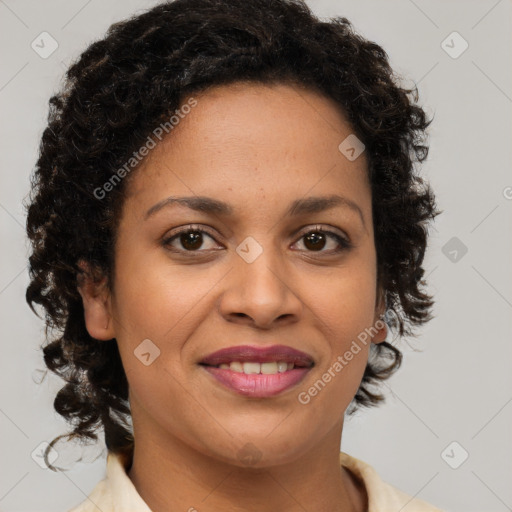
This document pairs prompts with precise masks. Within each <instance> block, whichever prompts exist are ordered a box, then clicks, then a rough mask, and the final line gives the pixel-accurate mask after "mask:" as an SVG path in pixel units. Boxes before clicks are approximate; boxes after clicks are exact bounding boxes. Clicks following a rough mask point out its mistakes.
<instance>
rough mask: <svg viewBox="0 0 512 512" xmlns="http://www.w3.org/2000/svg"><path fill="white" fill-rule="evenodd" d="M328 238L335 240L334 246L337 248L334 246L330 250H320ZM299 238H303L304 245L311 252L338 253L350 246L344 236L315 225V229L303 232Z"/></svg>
mask: <svg viewBox="0 0 512 512" xmlns="http://www.w3.org/2000/svg"><path fill="white" fill-rule="evenodd" d="M328 238H330V239H331V240H334V241H335V242H336V244H335V246H336V245H337V246H338V248H336V247H335V248H334V249H331V250H327V251H322V249H324V248H325V245H326V243H327V242H326V239H328ZM299 240H304V242H303V244H304V246H305V247H307V248H308V249H310V251H311V252H326V253H338V252H341V251H343V250H345V249H350V247H351V244H350V242H349V241H348V240H347V239H346V238H344V237H342V236H341V235H338V233H334V232H333V231H328V230H325V229H322V228H320V227H316V228H315V229H313V230H310V231H308V232H307V233H304V234H303V235H302V236H301V237H300V239H299Z"/></svg>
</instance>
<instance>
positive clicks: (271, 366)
mask: <svg viewBox="0 0 512 512" xmlns="http://www.w3.org/2000/svg"><path fill="white" fill-rule="evenodd" d="M280 364H281V365H282V363H276V362H272V363H262V364H261V373H265V374H266V375H274V374H276V373H277V371H278V369H279V365H280ZM285 364H286V363H285Z"/></svg>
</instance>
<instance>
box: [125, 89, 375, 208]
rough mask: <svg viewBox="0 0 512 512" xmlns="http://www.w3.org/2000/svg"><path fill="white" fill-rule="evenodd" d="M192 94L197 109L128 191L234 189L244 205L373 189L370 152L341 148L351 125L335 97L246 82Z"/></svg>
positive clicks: (148, 194) (145, 197) (150, 195)
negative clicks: (353, 153)
mask: <svg viewBox="0 0 512 512" xmlns="http://www.w3.org/2000/svg"><path fill="white" fill-rule="evenodd" d="M192 97H193V99H194V100H195V106H194V107H193V108H190V109H187V111H188V113H187V114H186V115H182V116H180V120H179V123H177V124H176V125H175V126H174V128H173V129H172V131H171V132H170V133H169V134H168V135H167V136H166V137H165V138H163V140H162V142H159V143H157V144H156V147H155V148H154V149H152V150H151V152H150V153H149V155H148V156H147V158H146V160H145V161H144V162H143V163H142V165H141V167H140V168H139V169H138V170H137V172H136V173H134V175H133V176H132V179H131V180H130V182H131V183H130V187H129V196H130V195H132V196H137V197H138V199H139V200H140V201H143V202H147V201H152V202H153V203H156V202H157V201H161V200H162V199H164V198H165V197H166V196H167V195H171V193H170V192H172V195H180V194H181V195H186V196H192V195H201V196H215V193H218V194H220V195H223V194H224V195H225V194H226V193H228V192H232V193H233V195H237V197H238V198H239V201H238V202H239V204H240V205H242V206H243V205H244V198H246V197H248V196H251V197H252V198H255V197H258V198H259V199H266V200H268V201H270V200H272V199H273V200H277V201H279V200H281V199H282V200H283V201H284V199H285V196H287V195H290V197H292V196H294V197H295V198H297V197H302V196H304V195H305V194H306V193H307V192H308V189H310V190H311V191H312V192H313V193H312V194H311V195H325V193H326V192H329V194H331V193H336V192H339V193H341V192H346V193H345V194H343V195H344V196H346V195H347V193H348V195H350V194H352V195H354V193H355V192H356V189H363V188H364V187H365V186H366V189H367V188H368V183H367V171H366V159H365V155H364V154H362V155H361V156H360V157H359V158H357V159H356V160H355V161H352V162H351V161H349V160H347V158H345V157H344V156H343V155H342V153H341V152H340V150H339V145H340V143H341V142H342V141H343V140H344V139H346V138H347V137H348V136H350V135H351V134H352V128H351V126H350V125H349V123H348V122H347V121H346V119H345V118H344V116H343V114H342V112H341V109H340V108H339V106H338V105H337V104H336V103H335V102H334V101H333V100H331V99H329V98H327V97H325V96H323V95H321V94H319V93H317V92H314V91H309V90H305V89H303V88H299V87H296V86H293V85H284V84H278V85H264V84H245V83H244V84H240V83H237V84H232V85H228V86H219V87H215V88H212V89H209V90H208V91H205V92H203V93H200V94H197V95H192ZM185 101H187V100H185ZM313 189H314V190H313ZM335 189H336V190H335ZM366 192H368V190H366ZM356 195H357V194H356ZM234 199H237V198H236V197H235V198H234ZM235 202H236V201H235ZM290 202H291V201H286V203H287V204H288V203H290Z"/></svg>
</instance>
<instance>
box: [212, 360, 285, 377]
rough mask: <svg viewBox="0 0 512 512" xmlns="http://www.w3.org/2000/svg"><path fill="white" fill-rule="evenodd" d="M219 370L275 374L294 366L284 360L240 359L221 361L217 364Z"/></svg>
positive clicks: (248, 373)
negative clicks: (262, 361) (230, 361)
mask: <svg viewBox="0 0 512 512" xmlns="http://www.w3.org/2000/svg"><path fill="white" fill-rule="evenodd" d="M218 367H219V368H220V369H221V370H228V369H229V370H232V371H234V372H238V373H245V374H247V375H251V374H253V375H254V374H258V373H261V374H264V375H275V374H276V373H283V372H286V371H288V370H292V369H293V367H294V364H293V363H287V362H286V361H271V362H267V363H254V362H252V361H250V362H244V363H241V362H240V361H233V362H232V363H230V364H227V363H222V364H220V365H219V366H218Z"/></svg>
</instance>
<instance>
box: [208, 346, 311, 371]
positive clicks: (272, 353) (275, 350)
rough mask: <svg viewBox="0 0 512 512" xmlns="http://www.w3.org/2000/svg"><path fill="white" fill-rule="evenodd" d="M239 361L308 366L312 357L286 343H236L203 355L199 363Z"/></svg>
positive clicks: (210, 364)
mask: <svg viewBox="0 0 512 512" xmlns="http://www.w3.org/2000/svg"><path fill="white" fill-rule="evenodd" d="M233 361H240V362H242V363H244V362H248V361H252V362H255V363H267V362H269V361H285V362H287V363H293V364H295V366H302V367H309V366H312V365H313V359H312V358H311V357H310V356H308V355H307V354H305V353H304V352H301V351H300V350H296V349H294V348H291V347H287V346H286V345H272V346H271V347H255V346H251V345H238V346H236V347H228V348H223V349H221V350H218V351H217V352H214V353H213V354H210V355H209V356H207V357H205V358H204V359H203V360H202V361H201V364H205V365H208V366H218V365H219V364H222V363H227V364H229V363H231V362H233Z"/></svg>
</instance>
